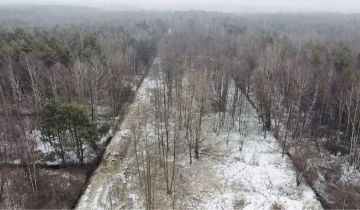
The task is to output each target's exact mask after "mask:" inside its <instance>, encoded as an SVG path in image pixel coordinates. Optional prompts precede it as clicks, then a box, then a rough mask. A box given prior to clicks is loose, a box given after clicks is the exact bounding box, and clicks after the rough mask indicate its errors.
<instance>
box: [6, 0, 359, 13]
mask: <svg viewBox="0 0 360 210" xmlns="http://www.w3.org/2000/svg"><path fill="white" fill-rule="evenodd" d="M0 3H3V4H61V5H82V6H96V7H99V6H100V7H109V6H112V5H123V6H124V5H126V6H131V7H136V8H139V9H174V10H176V9H204V10H228V11H231V10H234V11H236V10H241V11H245V12H246V10H248V11H249V12H303V11H304V12H315V11H320V12H347V13H360V0H0Z"/></svg>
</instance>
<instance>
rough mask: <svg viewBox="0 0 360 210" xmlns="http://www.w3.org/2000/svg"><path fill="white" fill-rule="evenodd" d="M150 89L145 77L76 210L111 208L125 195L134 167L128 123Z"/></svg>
mask: <svg viewBox="0 0 360 210" xmlns="http://www.w3.org/2000/svg"><path fill="white" fill-rule="evenodd" d="M159 62H160V61H159V59H155V61H154V64H153V67H152V68H154V67H156V66H157V65H159ZM150 71H151V70H150ZM151 86H152V80H150V79H148V78H145V79H144V81H143V82H142V85H141V86H140V87H139V88H138V90H137V93H136V98H135V101H134V103H133V104H132V105H130V106H129V108H128V111H127V114H126V117H125V119H124V121H123V122H122V124H121V125H120V128H119V131H118V132H116V133H115V136H114V137H113V139H112V140H111V141H110V143H109V145H108V146H107V148H106V152H105V154H104V158H103V161H102V163H101V164H100V165H99V167H98V168H97V169H96V171H95V173H94V175H93V177H92V178H91V179H90V182H89V185H88V187H87V189H86V190H85V192H84V194H83V195H82V196H81V198H80V201H79V202H78V205H77V207H76V209H112V208H113V204H117V205H118V204H119V202H120V200H122V199H123V198H124V197H125V196H129V195H128V194H127V192H126V190H127V187H128V185H127V182H128V179H129V174H130V172H129V168H130V167H129V166H131V165H134V163H133V161H134V160H133V158H132V157H131V155H129V153H131V152H132V151H131V150H133V149H134V148H133V145H132V142H131V141H130V137H129V121H131V120H132V118H133V115H134V113H135V112H136V110H137V109H138V107H139V106H140V104H142V105H144V104H145V105H146V104H149V101H147V99H148V94H149V93H148V90H149V88H151ZM124 205H126V204H124ZM129 205H130V206H131V205H132V201H131V200H129ZM124 207H125V206H124Z"/></svg>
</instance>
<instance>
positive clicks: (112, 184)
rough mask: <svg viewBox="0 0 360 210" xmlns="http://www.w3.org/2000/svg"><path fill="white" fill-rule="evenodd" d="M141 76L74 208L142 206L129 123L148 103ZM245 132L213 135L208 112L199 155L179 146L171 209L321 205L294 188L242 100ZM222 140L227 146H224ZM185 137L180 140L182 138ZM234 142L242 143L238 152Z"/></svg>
mask: <svg viewBox="0 0 360 210" xmlns="http://www.w3.org/2000/svg"><path fill="white" fill-rule="evenodd" d="M154 86H155V85H154V80H151V79H150V78H146V79H145V80H144V82H143V84H142V86H141V88H140V89H139V90H138V93H137V96H136V99H135V102H134V103H133V104H132V105H131V106H130V107H129V112H128V114H127V115H126V118H125V120H124V122H123V123H122V125H121V127H120V131H118V132H117V133H116V134H115V137H114V138H113V139H112V140H111V142H110V144H109V145H108V147H107V150H106V153H105V156H104V159H103V162H102V163H101V164H100V166H99V167H98V169H97V170H96V171H95V173H94V176H93V177H92V178H91V180H90V183H89V186H88V188H87V189H86V191H85V193H84V194H83V196H82V197H81V199H80V201H79V203H78V206H77V209H84V210H85V209H86V210H92V209H94V210H95V209H144V205H143V201H144V199H143V196H142V186H139V185H138V181H137V175H136V169H135V160H134V150H133V149H134V148H133V145H132V143H131V141H130V136H129V135H130V132H129V124H130V123H129V122H130V121H131V120H133V119H134V117H135V116H136V115H135V112H136V110H137V109H138V108H139V107H141V108H146V107H147V106H149V104H150V102H149V91H148V90H149V89H151V88H154ZM247 107H248V108H247V109H248V110H247V113H248V117H247V119H248V121H249V125H248V131H249V133H248V135H247V136H246V137H243V136H241V135H239V133H238V132H237V131H236V126H235V128H234V129H233V130H232V131H230V132H229V133H228V132H227V131H221V132H220V133H219V135H217V134H216V133H215V132H214V131H213V128H212V122H213V117H215V116H214V114H210V115H208V116H206V117H204V124H203V136H204V137H205V140H204V141H203V142H202V143H201V150H200V159H199V160H193V164H192V165H190V164H189V158H188V154H187V150H186V145H183V146H184V148H183V149H182V150H181V149H180V150H179V153H180V154H178V159H177V168H178V174H177V177H176V180H175V188H174V189H175V195H176V198H177V200H176V203H175V206H176V209H272V208H274V207H276V208H282V209H295V210H296V209H299V210H300V209H322V208H321V205H320V203H319V202H318V201H317V200H316V198H315V195H314V193H313V191H312V190H311V189H310V187H308V186H306V185H305V184H302V185H301V186H299V187H296V181H295V171H294V168H293V166H292V164H291V162H290V160H289V159H288V158H287V157H281V149H280V146H279V144H278V142H277V140H276V139H275V138H273V137H272V136H271V135H268V136H267V138H264V135H263V132H262V131H261V129H260V128H261V125H260V124H259V123H258V120H257V116H256V113H255V111H254V110H253V109H252V108H251V106H250V105H249V104H247ZM227 139H228V140H229V141H228V144H227ZM184 141H185V140H184ZM240 141H244V145H243V148H242V151H239V145H240ZM157 185H159V186H158V188H159V189H160V190H159V191H161V192H157V194H156V198H155V199H156V201H157V203H156V206H155V207H157V208H159V209H171V208H172V205H173V203H172V199H171V198H170V197H169V196H167V195H166V193H163V191H162V190H161V183H157Z"/></svg>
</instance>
